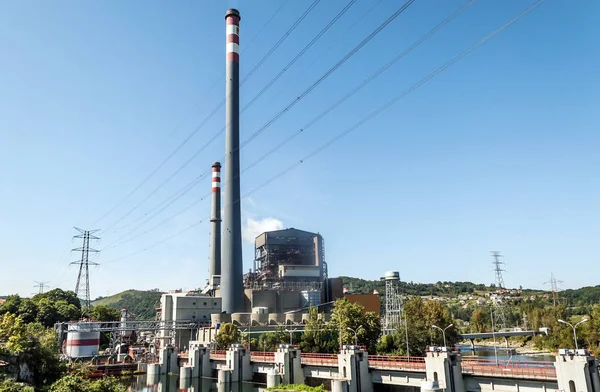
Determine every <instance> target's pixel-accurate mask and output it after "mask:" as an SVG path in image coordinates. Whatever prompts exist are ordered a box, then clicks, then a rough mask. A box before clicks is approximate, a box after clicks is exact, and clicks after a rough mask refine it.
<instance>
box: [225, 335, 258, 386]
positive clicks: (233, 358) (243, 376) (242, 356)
mask: <svg viewBox="0 0 600 392" xmlns="http://www.w3.org/2000/svg"><path fill="white" fill-rule="evenodd" d="M225 364H226V366H227V369H228V370H229V371H231V382H239V381H250V380H252V366H251V365H250V352H248V351H247V350H246V349H245V348H244V347H242V345H241V344H232V345H231V348H230V349H229V350H227V352H226V353H225Z"/></svg>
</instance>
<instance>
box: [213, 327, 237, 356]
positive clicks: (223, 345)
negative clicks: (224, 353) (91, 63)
mask: <svg viewBox="0 0 600 392" xmlns="http://www.w3.org/2000/svg"><path fill="white" fill-rule="evenodd" d="M239 341H240V330H239V328H238V327H237V326H235V325H233V324H232V323H225V324H222V325H221V328H219V333H217V336H216V337H215V346H216V348H217V350H226V349H227V347H229V345H231V344H234V343H238V342H239Z"/></svg>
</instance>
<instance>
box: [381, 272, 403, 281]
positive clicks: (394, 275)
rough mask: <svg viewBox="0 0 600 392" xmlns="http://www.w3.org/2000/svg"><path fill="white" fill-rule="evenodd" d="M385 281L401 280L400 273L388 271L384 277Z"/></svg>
mask: <svg viewBox="0 0 600 392" xmlns="http://www.w3.org/2000/svg"><path fill="white" fill-rule="evenodd" d="M384 279H385V280H400V272H398V271H387V272H386V273H385V276H384Z"/></svg>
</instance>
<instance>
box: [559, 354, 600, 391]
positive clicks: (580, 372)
mask: <svg viewBox="0 0 600 392" xmlns="http://www.w3.org/2000/svg"><path fill="white" fill-rule="evenodd" d="M555 366H556V377H557V381H558V389H559V390H563V391H577V392H579V391H590V392H591V391H594V392H600V377H598V360H597V359H596V358H595V357H593V356H592V355H590V353H589V352H588V351H587V350H565V349H561V350H558V355H557V356H556V363H555Z"/></svg>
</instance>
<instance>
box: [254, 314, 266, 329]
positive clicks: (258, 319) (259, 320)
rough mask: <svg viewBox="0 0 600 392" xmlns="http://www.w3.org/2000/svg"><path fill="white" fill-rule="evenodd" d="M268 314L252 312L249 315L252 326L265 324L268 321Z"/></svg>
mask: <svg viewBox="0 0 600 392" xmlns="http://www.w3.org/2000/svg"><path fill="white" fill-rule="evenodd" d="M268 319H269V315H268V314H266V313H252V314H251V315H250V320H251V322H252V326H255V325H265V324H266V323H267V322H268Z"/></svg>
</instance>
